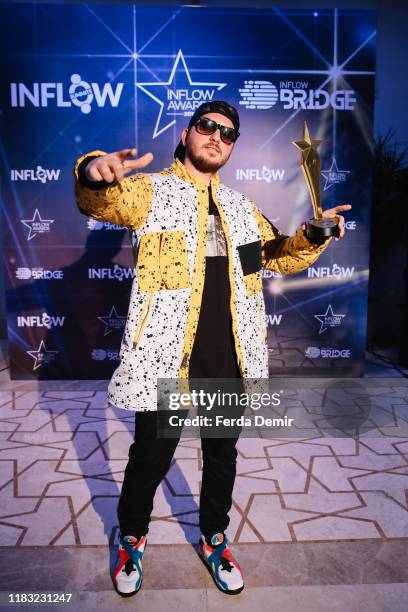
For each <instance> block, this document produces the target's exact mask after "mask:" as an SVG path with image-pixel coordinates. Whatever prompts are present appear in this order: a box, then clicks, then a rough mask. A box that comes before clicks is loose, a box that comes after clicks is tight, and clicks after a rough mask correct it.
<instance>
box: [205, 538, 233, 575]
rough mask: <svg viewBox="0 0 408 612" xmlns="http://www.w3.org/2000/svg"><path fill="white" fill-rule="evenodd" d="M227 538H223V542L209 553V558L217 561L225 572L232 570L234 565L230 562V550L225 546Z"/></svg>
mask: <svg viewBox="0 0 408 612" xmlns="http://www.w3.org/2000/svg"><path fill="white" fill-rule="evenodd" d="M227 544H228V540H227V538H225V539H224V541H223V543H222V544H220V546H217V547H215V548H213V547H211V548H213V552H212V553H211V555H210V558H211V557H212V558H213V559H216V561H217V563H219V565H221V567H222V569H223V570H226V571H227V572H230V573H231V572H232V570H233V569H234V566H233V565H232V564H231V563H230V562H231V561H232V558H231V552H230V551H229V550H228V548H227Z"/></svg>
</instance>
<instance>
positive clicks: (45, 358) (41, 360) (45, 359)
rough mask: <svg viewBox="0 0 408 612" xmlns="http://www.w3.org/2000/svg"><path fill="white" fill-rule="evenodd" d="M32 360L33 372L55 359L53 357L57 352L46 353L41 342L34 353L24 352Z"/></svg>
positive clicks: (42, 341) (43, 343) (45, 348)
mask: <svg viewBox="0 0 408 612" xmlns="http://www.w3.org/2000/svg"><path fill="white" fill-rule="evenodd" d="M26 353H28V354H29V355H30V357H32V358H33V359H34V365H33V371H34V370H37V369H38V368H40V367H41V366H42V365H43V364H45V365H47V363H51V362H52V361H54V359H55V355H57V353H59V351H48V350H47V347H46V346H45V342H44V340H41V342H40V346H39V347H38V349H37V350H36V351H26Z"/></svg>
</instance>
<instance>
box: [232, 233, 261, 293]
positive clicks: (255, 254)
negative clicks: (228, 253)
mask: <svg viewBox="0 0 408 612" xmlns="http://www.w3.org/2000/svg"><path fill="white" fill-rule="evenodd" d="M237 249H238V254H239V259H240V261H241V267H242V273H243V275H244V283H245V287H246V291H247V295H253V294H254V293H258V292H260V291H262V277H261V269H262V258H261V241H260V240H256V241H255V242H249V243H247V244H241V245H240V246H238V247H237Z"/></svg>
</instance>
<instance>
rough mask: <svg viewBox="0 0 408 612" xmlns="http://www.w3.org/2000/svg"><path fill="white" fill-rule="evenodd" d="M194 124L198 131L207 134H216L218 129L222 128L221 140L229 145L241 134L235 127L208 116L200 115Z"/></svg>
mask: <svg viewBox="0 0 408 612" xmlns="http://www.w3.org/2000/svg"><path fill="white" fill-rule="evenodd" d="M194 125H195V129H196V130H197V132H198V133H199V134H204V135H205V136H209V135H210V134H214V133H215V132H216V131H217V130H220V136H221V140H222V142H224V143H225V144H227V145H230V144H232V143H233V142H235V141H236V140H237V138H238V136H239V132H237V130H236V129H235V128H232V127H227V126H226V125H222V124H221V123H217V122H216V121H213V120H212V119H208V118H207V117H200V119H199V120H198V121H196V123H195V124H194Z"/></svg>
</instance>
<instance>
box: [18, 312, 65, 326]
mask: <svg viewBox="0 0 408 612" xmlns="http://www.w3.org/2000/svg"><path fill="white" fill-rule="evenodd" d="M64 322H65V317H64V316H52V315H49V314H48V313H47V312H43V313H42V314H41V315H30V316H26V317H24V316H18V317H17V326H18V327H46V328H47V329H52V328H53V327H62V326H63V325H64Z"/></svg>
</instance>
